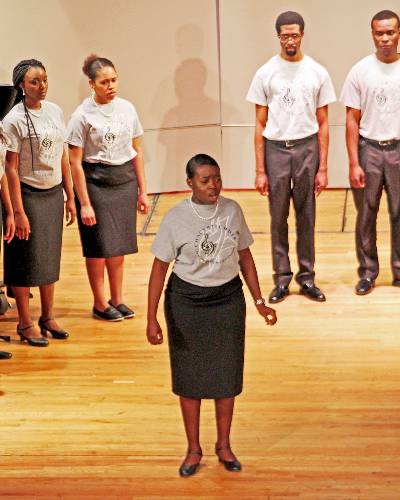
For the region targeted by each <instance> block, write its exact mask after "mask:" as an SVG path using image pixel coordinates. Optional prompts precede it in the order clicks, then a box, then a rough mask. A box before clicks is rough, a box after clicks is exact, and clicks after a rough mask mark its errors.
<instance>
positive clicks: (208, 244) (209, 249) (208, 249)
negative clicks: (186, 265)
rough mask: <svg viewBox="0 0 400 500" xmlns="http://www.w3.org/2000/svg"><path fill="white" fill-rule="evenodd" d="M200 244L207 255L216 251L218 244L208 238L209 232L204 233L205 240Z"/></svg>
mask: <svg viewBox="0 0 400 500" xmlns="http://www.w3.org/2000/svg"><path fill="white" fill-rule="evenodd" d="M200 246H201V249H202V251H203V252H204V253H205V255H206V256H210V255H212V254H213V253H214V252H215V247H216V244H215V243H213V242H212V241H209V240H208V234H205V235H204V240H203V241H202V242H201V245H200Z"/></svg>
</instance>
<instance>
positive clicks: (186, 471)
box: [179, 450, 203, 477]
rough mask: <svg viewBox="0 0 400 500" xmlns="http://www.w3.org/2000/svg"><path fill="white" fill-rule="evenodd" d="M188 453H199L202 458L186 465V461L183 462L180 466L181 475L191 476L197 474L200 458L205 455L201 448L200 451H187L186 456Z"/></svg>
mask: <svg viewBox="0 0 400 500" xmlns="http://www.w3.org/2000/svg"><path fill="white" fill-rule="evenodd" d="M188 455H198V456H199V457H200V458H199V461H198V462H197V463H195V464H192V465H185V462H183V464H182V465H181V466H180V467H179V475H180V476H181V477H189V476H193V475H194V474H196V472H197V469H198V468H199V466H200V460H201V457H202V456H203V452H202V451H201V450H200V451H188V452H187V453H186V456H188Z"/></svg>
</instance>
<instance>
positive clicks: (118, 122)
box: [67, 97, 143, 165]
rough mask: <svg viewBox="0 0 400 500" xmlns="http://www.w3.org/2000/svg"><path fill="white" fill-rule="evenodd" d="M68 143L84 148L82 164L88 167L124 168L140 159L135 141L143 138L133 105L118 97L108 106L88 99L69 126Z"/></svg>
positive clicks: (79, 108)
mask: <svg viewBox="0 0 400 500" xmlns="http://www.w3.org/2000/svg"><path fill="white" fill-rule="evenodd" d="M67 129H68V132H67V142H68V143H69V144H71V145H73V146H78V147H80V148H83V150H84V151H83V160H84V161H87V162H89V163H97V162H101V163H105V164H107V165H122V164H123V163H126V162H127V161H129V160H132V159H133V158H135V156H136V155H137V153H136V151H135V150H134V149H133V147H132V139H134V138H135V137H139V136H140V135H142V134H143V127H142V125H141V123H140V121H139V117H138V115H137V113H136V109H135V108H134V106H133V104H131V103H130V102H129V101H126V100H125V99H121V98H120V97H115V99H113V100H112V101H111V102H110V103H108V104H97V103H96V102H95V101H94V99H93V98H92V97H88V98H86V99H85V100H84V101H83V103H82V104H81V105H80V106H78V108H77V109H76V110H75V111H74V113H73V115H72V116H71V119H70V121H69V123H68V127H67Z"/></svg>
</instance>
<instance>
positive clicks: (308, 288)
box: [300, 283, 326, 302]
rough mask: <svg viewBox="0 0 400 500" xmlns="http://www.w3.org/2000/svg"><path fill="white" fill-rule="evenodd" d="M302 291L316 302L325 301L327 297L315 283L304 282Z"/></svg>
mask: <svg viewBox="0 0 400 500" xmlns="http://www.w3.org/2000/svg"><path fill="white" fill-rule="evenodd" d="M300 293H301V294H302V295H305V296H306V297H308V298H309V299H311V300H315V301H316V302H325V301H326V297H325V295H324V294H323V293H322V292H321V290H320V289H319V288H318V287H317V286H315V285H314V283H304V284H303V285H301V288H300Z"/></svg>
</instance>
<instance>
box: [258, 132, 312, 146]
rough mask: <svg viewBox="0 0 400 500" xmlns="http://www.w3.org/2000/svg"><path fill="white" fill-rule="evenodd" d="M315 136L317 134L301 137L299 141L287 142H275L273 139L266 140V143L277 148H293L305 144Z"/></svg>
mask: <svg viewBox="0 0 400 500" xmlns="http://www.w3.org/2000/svg"><path fill="white" fill-rule="evenodd" d="M316 135H317V134H313V135H308V136H307V137H302V138H301V139H293V140H287V141H276V140H275V139H267V141H268V142H271V143H272V144H276V145H278V146H285V148H294V147H295V146H297V144H303V143H304V142H307V141H309V140H311V139H313V138H314V137H316Z"/></svg>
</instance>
